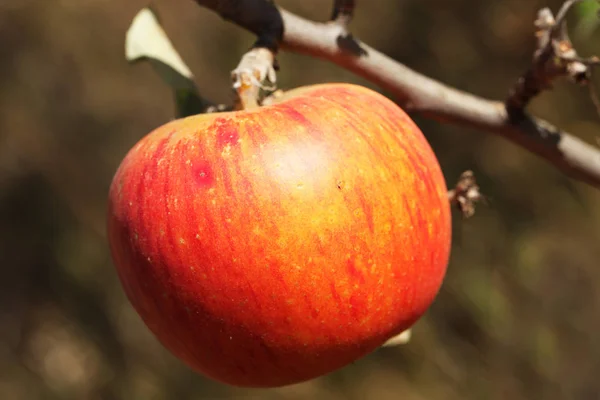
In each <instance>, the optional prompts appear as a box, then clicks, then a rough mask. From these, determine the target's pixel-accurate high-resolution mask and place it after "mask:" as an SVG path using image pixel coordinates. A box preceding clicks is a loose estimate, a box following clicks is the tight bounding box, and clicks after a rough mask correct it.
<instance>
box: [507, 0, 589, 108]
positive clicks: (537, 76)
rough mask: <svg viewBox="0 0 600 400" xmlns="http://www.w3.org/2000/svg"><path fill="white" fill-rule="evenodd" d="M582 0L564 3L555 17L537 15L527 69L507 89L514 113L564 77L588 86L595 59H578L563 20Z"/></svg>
mask: <svg viewBox="0 0 600 400" xmlns="http://www.w3.org/2000/svg"><path fill="white" fill-rule="evenodd" d="M581 1H583V0H567V1H566V2H565V3H564V4H563V5H562V7H561V8H560V10H559V11H558V13H557V14H556V18H555V17H554V15H552V11H550V9H549V8H543V9H541V10H540V11H539V12H538V17H537V19H536V21H535V28H536V32H535V35H536V38H537V48H536V50H535V52H534V55H533V62H532V65H531V67H530V68H529V69H528V70H527V71H526V72H525V74H524V75H523V76H522V77H521V78H519V80H518V81H517V83H516V84H515V86H514V88H513V89H512V90H511V92H510V95H509V97H508V99H507V100H506V107H507V109H508V111H509V113H511V114H518V113H520V112H522V110H523V109H524V108H525V107H526V106H527V104H528V103H529V102H530V101H531V99H533V98H534V97H535V96H537V95H538V94H539V93H541V92H542V91H543V90H547V89H550V88H552V82H553V81H555V80H556V79H558V78H561V77H567V78H569V79H571V80H572V81H573V82H576V83H578V84H581V85H587V84H589V83H590V78H591V74H592V68H593V67H594V66H596V65H598V64H600V59H598V58H597V57H589V58H582V57H580V56H579V55H578V54H577V51H576V50H575V48H574V47H573V44H572V42H571V39H570V38H569V33H568V30H567V21H566V17H567V14H568V12H569V10H570V9H571V7H573V6H574V5H575V4H577V3H580V2H581Z"/></svg>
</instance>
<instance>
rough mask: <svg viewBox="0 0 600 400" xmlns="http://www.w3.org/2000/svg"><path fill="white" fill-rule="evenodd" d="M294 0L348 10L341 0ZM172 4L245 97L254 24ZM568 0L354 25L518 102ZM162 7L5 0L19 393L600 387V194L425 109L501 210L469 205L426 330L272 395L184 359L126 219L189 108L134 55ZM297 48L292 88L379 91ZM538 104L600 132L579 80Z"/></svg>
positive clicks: (590, 50) (8, 380) (299, 395)
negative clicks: (146, 281)
mask: <svg viewBox="0 0 600 400" xmlns="http://www.w3.org/2000/svg"><path fill="white" fill-rule="evenodd" d="M278 3H279V4H281V5H282V6H284V7H287V8H288V9H290V10H292V11H294V12H297V13H299V14H300V15H302V16H305V17H309V18H312V19H316V20H322V21H323V20H326V19H327V18H328V17H329V15H330V9H331V4H330V3H331V2H330V1H318V0H310V1H309V0H303V1H300V0H280V1H279V2H278ZM154 4H155V8H156V10H157V11H158V12H159V14H160V16H161V17H162V22H163V24H164V26H165V29H166V31H167V32H168V34H169V36H170V37H171V39H172V40H173V42H174V44H175V46H176V47H177V49H178V50H179V51H180V53H181V54H182V56H183V58H184V59H185V60H186V61H187V62H188V64H189V65H190V67H191V69H192V70H193V72H194V73H195V75H196V77H197V83H198V85H199V87H200V89H201V91H202V93H203V94H204V95H206V97H208V98H210V99H211V100H213V101H216V102H228V101H229V96H230V92H229V89H228V85H229V83H230V78H229V71H230V70H231V69H232V68H234V67H235V65H236V64H237V62H238V60H239V57H240V55H241V54H242V53H243V51H244V50H246V49H247V48H248V46H250V45H251V44H252V42H253V40H254V38H253V37H252V36H251V35H249V34H247V33H246V32H244V31H242V30H241V29H239V28H237V27H235V26H233V25H231V24H229V23H225V22H223V21H222V20H221V19H220V18H219V17H217V16H216V15H214V14H213V13H211V12H210V11H207V10H204V9H201V8H199V7H198V6H196V5H195V4H194V2H193V1H190V0H157V1H155V3H154ZM560 4H561V1H560V0H480V1H475V0H403V1H392V0H371V1H370V2H367V1H359V2H358V9H357V15H356V18H355V21H354V22H353V24H352V30H353V32H354V33H355V34H356V35H357V36H358V37H360V38H361V39H363V40H364V41H365V42H367V43H369V44H371V45H372V46H374V47H375V48H378V49H380V50H381V51H383V52H385V53H387V54H388V55H390V56H392V57H394V58H396V59H398V60H400V61H402V62H403V63H405V64H407V65H409V66H410V67H412V68H414V69H417V70H419V71H421V72H423V73H426V74H428V75H430V76H432V77H434V78H436V79H439V80H441V81H443V82H445V83H448V84H451V85H453V86H456V87H458V88H461V89H464V90H468V91H471V92H473V93H476V94H478V95H482V96H486V97H492V98H504V97H505V95H506V94H507V92H508V90H509V88H510V87H511V85H512V84H513V82H514V81H515V79H516V78H517V77H518V76H519V74H521V73H522V72H523V71H524V70H525V68H527V66H528V65H529V61H530V59H531V54H532V51H533V48H534V37H533V21H534V19H535V14H536V12H537V10H538V9H539V8H541V7H543V6H550V7H551V8H552V9H553V10H557V8H558V7H559V6H560ZM146 5H147V2H146V1H108V0H86V1H76V0H54V1H43V0H2V1H1V2H0V271H1V274H0V399H2V400H21V399H26V400H37V399H61V400H62V399H77V400H87V399H89V400H101V399H102V400H105V399H106V400H109V399H125V400H138V399H139V400H146V399H148V400H151V399H157V400H158V399H177V400H179V399H182V400H183V399H190V400H191V399H265V400H269V399H333V400H337V399H340V400H341V399H352V400H353V399H357V400H358V399H377V400H387V399H405V400H417V399H419V400H420V399H428V400H429V399H597V398H600V380H599V379H598V377H599V376H600V335H599V334H598V332H599V330H600V312H599V311H598V310H600V290H599V289H600V191H598V190H597V189H593V188H591V187H589V186H586V185H585V184H582V183H578V182H575V181H573V180H570V179H569V178H567V177H565V176H564V175H563V174H562V173H561V172H559V171H558V170H556V169H555V168H553V167H552V166H551V165H549V164H547V163H545V162H544V161H541V160H540V159H538V158H537V157H536V156H534V155H532V154H529V153H528V152H526V151H524V150H522V149H520V148H518V147H516V146H514V145H512V144H511V143H509V142H507V141H505V140H504V139H502V138H498V137H494V136H492V135H489V134H485V133H482V132H477V131H474V130H469V129H464V128H456V127H452V126H449V125H443V124H439V123H436V122H432V121H428V120H425V119H423V118H421V117H419V116H418V115H417V116H415V118H416V121H417V122H418V123H419V125H420V126H421V128H422V129H423V130H424V132H425V134H426V136H427V137H428V139H429V140H430V141H431V144H432V146H433V148H434V150H435V152H436V154H437V155H438V157H439V160H440V162H441V165H442V167H443V169H444V173H445V175H446V179H447V181H448V184H449V185H452V184H454V182H456V179H457V178H458V176H459V175H460V173H461V172H462V171H464V170H466V169H472V170H474V171H475V174H476V176H477V178H478V181H479V183H480V186H481V187H482V190H483V192H484V193H485V194H486V195H487V196H488V197H489V204H488V205H487V206H480V207H479V208H478V210H477V213H476V215H475V216H474V217H473V218H471V219H468V220H463V219H462V218H461V217H460V216H459V215H458V214H457V213H455V214H454V244H453V252H452V258H451V262H450V266H449V269H448V274H447V278H446V281H445V284H444V287H443V289H442V291H441V293H440V295H439V297H438V298H437V300H436V302H435V304H434V305H433V306H432V307H431V309H430V311H429V312H428V313H427V315H426V316H425V317H424V318H423V319H422V320H421V321H419V322H418V323H417V324H416V325H415V327H414V331H413V340H412V341H411V342H410V343H409V344H408V345H405V346H399V347H395V348H388V349H382V350H378V351H377V352H375V353H373V354H372V355H370V356H368V357H366V358H364V359H362V360H360V361H359V362H356V363H355V364H353V365H351V366H348V367H346V368H344V369H342V370H340V371H337V372H335V373H333V374H331V375H329V376H326V377H322V378H320V379H316V380H313V381H310V382H307V383H303V384H299V385H294V386H290V387H285V388H279V389H272V390H244V389H235V388H230V387H227V386H224V385H220V384H218V383H214V382H211V381H209V380H207V379H204V378H203V377H201V376H198V375H196V374H194V373H192V372H191V371H190V370H189V369H188V368H187V367H185V366H184V365H183V364H182V363H181V362H179V361H178V360H177V359H175V358H174V357H173V356H171V355H170V354H169V353H167V351H166V350H164V349H163V348H162V347H161V346H160V345H159V344H158V343H157V341H156V340H155V339H154V338H153V337H152V336H151V335H150V333H149V331H148V330H147V329H146V327H145V326H144V325H143V323H142V322H141V320H140V318H139V317H138V316H137V314H135V312H134V311H133V309H132V307H131V306H130V305H129V303H128V302H127V301H126V299H125V296H124V293H123V291H122V289H121V286H120V283H119V282H118V279H117V275H116V273H115V270H114V267H113V264H112V262H111V259H110V256H109V252H108V246H107V241H106V235H105V217H106V198H107V191H108V187H109V184H110V181H111V178H112V175H113V173H114V172H115V170H116V168H117V166H118V164H119V162H120V161H121V159H122V157H123V156H124V155H125V153H126V152H127V151H128V150H129V148H130V147H131V146H132V145H133V144H134V143H135V142H136V141H137V140H138V139H139V138H141V137H142V136H143V135H145V134H146V133H148V132H149V131H151V130H152V129H154V128H155V127H157V126H159V125H161V124H163V123H165V122H166V121H168V120H169V119H171V118H172V117H173V115H174V112H175V110H174V104H173V97H172V93H171V92H170V90H169V89H168V88H167V87H166V86H165V85H164V84H163V83H162V82H161V80H160V79H159V78H158V76H157V75H156V74H155V73H154V72H153V70H152V69H151V68H150V66H148V65H145V64H138V65H135V66H130V65H128V64H127V63H126V62H125V60H124V36H125V32H126V30H127V28H128V26H129V23H130V22H131V19H132V18H133V16H134V15H135V14H136V13H137V12H138V11H139V9H141V8H142V7H144V6H146ZM572 17H573V18H572V19H573V23H572V24H571V27H572V28H573V30H574V32H575V33H574V38H573V39H574V41H575V43H576V45H577V48H578V49H579V51H580V53H581V54H582V55H591V54H600V32H598V31H595V30H592V29H587V27H586V26H583V25H581V24H578V23H577V22H578V20H577V18H578V16H577V13H573V15H572ZM280 62H281V72H280V74H279V82H280V87H281V88H283V89H285V88H291V87H294V86H298V85H302V84H310V83H316V82H329V81H345V82H355V83H359V84H363V85H366V86H369V87H372V88H375V87H374V86H373V85H371V84H370V83H369V82H366V81H364V80H361V79H358V78H356V77H355V76H353V75H351V74H350V73H348V72H346V71H343V70H341V69H339V68H337V67H335V66H333V65H330V64H328V63H326V62H323V61H319V60H314V59H310V58H307V57H303V56H298V55H292V54H287V53H283V54H281V55H280ZM596 84H597V85H600V82H596ZM375 89H377V88H375ZM532 110H533V111H534V112H535V113H536V114H538V115H539V116H541V117H544V118H547V119H549V120H550V121H551V122H553V123H555V124H557V125H559V126H560V127H562V128H564V129H566V130H568V131H570V132H573V133H575V134H577V135H578V136H580V137H581V138H583V139H584V140H586V141H588V142H592V143H594V142H595V141H596V140H597V138H598V137H600V134H599V130H600V129H599V128H600V117H599V116H598V114H597V112H596V110H595V108H594V106H593V104H592V102H591V101H590V98H589V94H588V92H587V89H582V88H579V87H576V86H574V85H571V84H569V83H564V82H561V83H559V84H557V85H556V87H555V89H554V91H552V92H548V93H544V94H543V95H542V96H540V97H539V98H538V99H536V100H535V102H534V103H533V104H532Z"/></svg>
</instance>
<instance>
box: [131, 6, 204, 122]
mask: <svg viewBox="0 0 600 400" xmlns="http://www.w3.org/2000/svg"><path fill="white" fill-rule="evenodd" d="M125 58H126V60H127V61H129V62H130V63H137V62H141V61H145V62H149V63H150V64H151V65H152V67H153V68H154V70H155V71H156V72H157V73H158V75H159V76H160V77H161V78H162V80H163V81H164V82H165V83H166V84H168V85H169V86H170V87H171V88H172V89H173V92H174V98H175V105H176V109H177V117H178V118H181V117H187V116H190V115H196V114H200V113H203V112H205V111H206V109H207V108H208V107H209V106H211V105H212V103H210V102H208V101H206V100H204V99H202V98H201V97H200V96H199V94H198V89H197V87H196V84H195V83H194V75H193V74H192V71H191V70H190V69H189V67H188V66H187V65H186V64H185V62H184V61H183V59H182V58H181V56H180V55H179V53H178V52H177V50H175V47H174V46H173V44H172V43H171V41H170V40H169V37H168V36H167V34H166V33H165V31H164V29H163V28H162V26H161V24H160V21H159V19H158V16H157V15H156V13H155V12H154V11H153V10H152V9H151V8H149V7H146V8H143V9H142V10H141V11H140V12H138V13H137V14H136V16H135V17H134V18H133V21H132V22H131V26H130V27H129V29H128V30H127V34H126V37H125Z"/></svg>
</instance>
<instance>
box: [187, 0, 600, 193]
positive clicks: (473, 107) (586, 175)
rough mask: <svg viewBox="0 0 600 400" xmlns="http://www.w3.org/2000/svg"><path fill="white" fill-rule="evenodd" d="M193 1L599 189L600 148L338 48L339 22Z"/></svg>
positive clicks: (255, 6) (261, 2) (263, 0)
mask: <svg viewBox="0 0 600 400" xmlns="http://www.w3.org/2000/svg"><path fill="white" fill-rule="evenodd" d="M195 1H196V2H197V3H198V4H199V5H201V6H204V7H207V8H209V9H212V10H214V11H216V12H218V13H219V14H221V15H222V16H223V17H224V18H226V19H228V20H231V21H232V22H234V23H236V24H237V25H239V26H241V27H243V28H245V29H247V30H249V31H251V32H253V33H255V34H256V35H257V36H259V37H261V36H264V34H265V31H266V32H274V31H275V29H274V28H273V27H281V32H282V33H283V35H282V37H281V42H280V43H279V44H280V45H281V48H283V49H286V50H288V51H293V52H297V53H301V54H306V55H310V56H313V57H318V58H322V59H325V60H329V61H331V62H333V63H335V64H337V65H339V66H341V67H343V68H346V69H348V70H350V71H352V72H354V73H356V74H357V75H360V76H362V77H364V78H366V79H368V80H370V81H371V82H373V83H375V84H377V85H379V86H381V87H382V88H385V89H386V90H388V91H390V92H391V93H392V94H393V95H394V97H395V98H396V101H397V102H398V103H399V104H400V105H401V106H402V107H404V108H405V109H406V110H407V111H415V112H420V113H423V114H424V115H425V116H427V117H429V118H432V119H435V120H438V121H443V122H449V123H453V124H455V125H459V126H465V127H472V128H476V129H478V130H481V131H485V132H489V133H494V134H497V135H499V136H501V137H504V138H506V139H508V140H510V141H512V142H513V143H516V144H517V145H519V146H521V147H523V148H525V149H527V150H529V151H531V152H533V153H535V154H537V155H538V156H540V157H542V158H544V159H545V160H546V161H548V162H550V163H551V164H553V165H555V166H556V167H557V168H559V169H560V170H562V171H563V172H564V173H566V174H568V175H569V176H571V177H573V178H575V179H579V180H581V181H583V182H587V183H589V184H590V185H593V186H595V187H598V188H600V149H598V148H595V147H593V146H592V145H590V144H587V143H585V142H584V141H582V140H580V139H578V138H577V137H575V136H573V135H571V134H569V133H567V132H564V131H562V130H560V129H558V128H557V127H555V126H553V125H551V124H550V123H548V122H546V121H543V120H540V119H538V118H535V117H532V116H530V115H528V114H526V113H525V112H520V113H509V112H508V111H507V108H506V106H505V104H504V103H503V102H501V101H491V100H486V99H483V98H480V97H477V96H475V95H472V94H469V93H466V92H463V91H460V90H457V89H454V88H451V87H449V86H446V85H444V84H442V83H440V82H438V81H435V80H433V79H431V78H428V77H426V76H424V75H422V74H420V73H418V72H415V71H413V70H411V69H410V68H408V67H406V66H404V65H402V64H400V63H398V62H396V61H395V60H393V59H391V58H390V57H388V56H386V55H384V54H382V53H380V52H378V51H377V50H375V49H373V48H370V47H369V46H367V45H366V44H364V43H360V42H358V41H356V40H355V39H353V40H355V41H356V43H357V44H358V45H359V47H360V49H361V50H362V52H361V54H360V55H357V54H356V53H354V52H350V51H348V50H347V49H345V48H344V47H341V46H339V43H338V38H339V36H340V35H343V34H344V33H345V31H344V27H340V25H339V24H331V23H317V22H312V21H309V20H307V19H304V18H301V17H299V16H297V15H294V14H292V13H290V12H288V11H286V10H284V9H282V8H278V7H276V6H275V5H274V4H273V3H271V2H270V1H267V0H237V1H236V0H221V1H219V0H195ZM266 26H269V28H265V27H266ZM278 29H279V28H278Z"/></svg>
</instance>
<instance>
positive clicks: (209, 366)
mask: <svg viewBox="0 0 600 400" xmlns="http://www.w3.org/2000/svg"><path fill="white" fill-rule="evenodd" d="M108 237H109V242H110V248H111V253H112V257H113V260H114V263H115V265H116V268H117V271H118V274H119V277H120V280H121V282H122V284H123V287H124V290H125V292H126V294H127V296H128V298H129V300H130V301H131V303H132V305H133V306H134V308H135V309H136V311H137V312H138V313H139V315H140V316H141V317H142V319H143V320H144V322H145V323H146V325H147V326H148V327H149V329H150V330H151V331H152V332H153V333H154V335H155V336H156V337H157V338H158V339H159V340H160V341H161V343H162V344H163V345H164V346H165V347H166V348H168V349H169V350H170V351H171V352H172V353H173V354H175V355H176V356H177V357H179V358H180V359H181V360H183V361H184V362H185V363H187V364H188V365H189V366H190V367H192V368H193V369H195V370H196V371H198V372H199V373H201V374H203V375H205V376H208V377H210V378H212V379H214V380H217V381H221V382H224V383H227V384H230V385H234V386H242V387H276V386H283V385H288V384H293V383H298V382H302V381H306V380H309V379H312V378H315V377H318V376H321V375H324V374H327V373H329V372H331V371H334V370H336V369H339V368H341V367H343V366H345V365H347V364H349V363H351V362H353V361H356V360H357V359H359V358H361V357H363V356H365V355H367V354H368V353H370V352H372V351H374V350H375V349H377V348H378V347H379V346H380V345H381V344H383V343H384V342H385V341H386V340H387V339H389V338H391V337H392V336H394V335H396V334H398V333H400V332H402V331H403V330H405V329H407V328H409V327H410V326H411V325H412V324H413V323H414V322H415V321H416V320H417V319H419V318H420V317H421V316H422V315H423V314H424V313H425V312H426V310H427V309H428V308H429V306H430V305H431V303H432V302H433V300H434V298H435V296H436V295H437V293H438V290H439V289H440V286H441V285H442V282H443V279H444V275H445V272H446V268H447V264H448V258H449V253H450V244H451V217H450V206H449V202H448V200H447V188H446V185H445V182H444V178H443V175H442V172H441V169H440V166H439V164H438V161H437V159H436V157H435V155H434V154H433V152H432V150H431V148H430V146H429V144H428V143H427V141H426V140H425V138H424V136H423V134H422V133H421V131H420V130H419V129H418V128H417V126H416V125H415V124H414V123H413V121H412V120H411V119H410V118H409V117H408V116H407V115H406V114H405V113H404V112H403V111H402V110H401V109H400V108H399V107H398V106H397V105H395V104H394V103H393V102H391V101H390V100H388V99H387V98H385V97H384V96H382V95H380V94H378V93H376V92H374V91H371V90H370V89H367V88H363V87H360V86H355V85H349V84H323V85H315V86H309V87H304V88H299V89H295V90H292V91H290V92H288V93H287V95H286V96H285V98H284V99H282V100H281V101H279V102H278V103H276V104H273V105H269V106H264V107H260V108H257V109H252V110H245V111H238V112H230V113H217V114H205V115H198V116H192V117H188V118H185V119H179V120H175V121H172V122H169V123H167V124H165V125H164V126H162V127H160V128H158V129H156V130H155V131H153V132H151V133H150V134H149V135H147V136H146V137H144V138H143V139H142V140H141V141H140V142H139V143H137V145H135V146H134V148H133V149H131V150H130V152H129V153H128V154H127V156H126V157H125V159H124V160H123V162H122V164H121V165H120V167H119V169H118V171H117V172H116V175H115V177H114V180H113V182H112V185H111V188H110V194H109V213H108Z"/></svg>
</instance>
